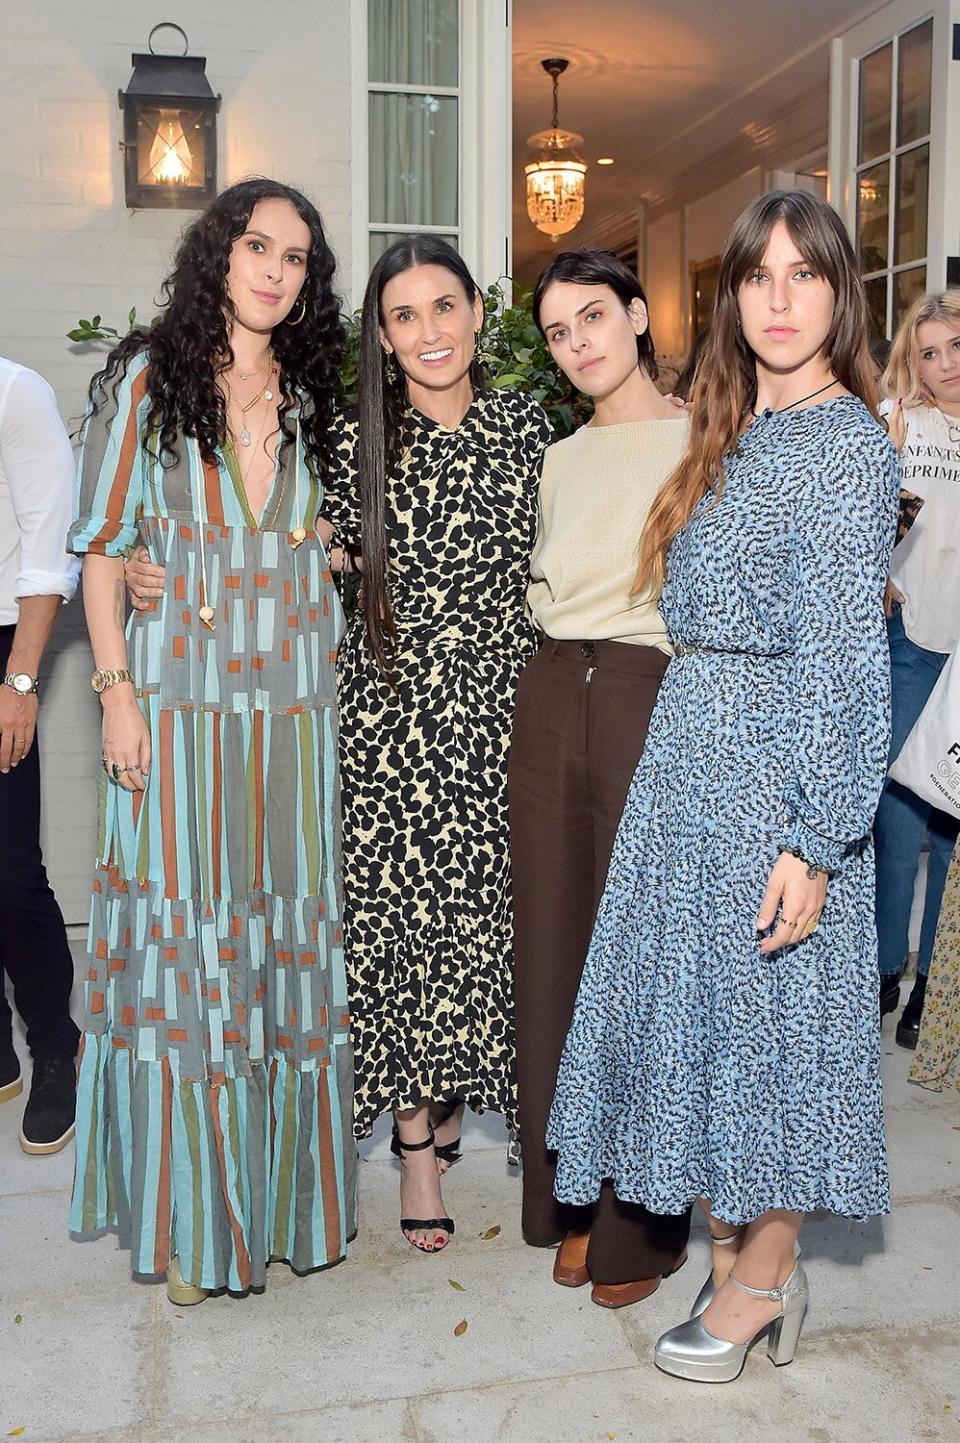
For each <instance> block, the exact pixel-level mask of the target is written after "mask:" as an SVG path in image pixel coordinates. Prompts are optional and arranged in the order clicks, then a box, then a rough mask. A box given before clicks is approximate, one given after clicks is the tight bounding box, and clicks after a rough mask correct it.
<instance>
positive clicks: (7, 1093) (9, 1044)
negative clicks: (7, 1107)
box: [0, 1031, 23, 1102]
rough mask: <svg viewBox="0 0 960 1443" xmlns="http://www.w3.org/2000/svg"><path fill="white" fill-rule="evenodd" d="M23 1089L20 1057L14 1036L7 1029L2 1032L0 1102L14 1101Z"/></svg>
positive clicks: (0, 1036)
mask: <svg viewBox="0 0 960 1443" xmlns="http://www.w3.org/2000/svg"><path fill="white" fill-rule="evenodd" d="M22 1091H23V1078H22V1077H21V1076H20V1059H19V1057H18V1056H17V1054H16V1052H15V1051H14V1048H13V1038H12V1037H11V1036H10V1034H9V1033H7V1032H6V1031H5V1032H3V1033H2V1034H0V1102H12V1101H13V1099H14V1098H15V1097H19V1096H20V1094H21V1092H22Z"/></svg>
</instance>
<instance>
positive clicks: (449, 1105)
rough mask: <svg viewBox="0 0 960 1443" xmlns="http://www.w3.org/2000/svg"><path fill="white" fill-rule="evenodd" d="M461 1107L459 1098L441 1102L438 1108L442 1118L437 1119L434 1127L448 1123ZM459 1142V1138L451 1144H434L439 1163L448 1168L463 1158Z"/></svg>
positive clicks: (461, 1102) (461, 1100) (461, 1103)
mask: <svg viewBox="0 0 960 1443" xmlns="http://www.w3.org/2000/svg"><path fill="white" fill-rule="evenodd" d="M462 1106H463V1099H462V1098H460V1097H454V1098H453V1099H452V1100H450V1101H447V1102H441V1103H440V1107H441V1108H443V1116H442V1117H439V1116H438V1117H437V1119H436V1122H435V1123H434V1126H435V1127H436V1126H440V1125H442V1124H443V1123H445V1122H449V1121H450V1118H451V1117H452V1116H453V1114H454V1113H455V1112H456V1110H457V1108H458V1107H462ZM460 1142H461V1138H460V1137H455V1138H454V1139H453V1142H438V1143H435V1144H434V1146H435V1147H436V1149H437V1157H438V1158H440V1160H441V1162H445V1163H446V1164H447V1167H448V1168H451V1167H453V1164H454V1163H455V1162H459V1161H460V1159H461V1158H462V1157H463V1153H462V1152H461V1151H460Z"/></svg>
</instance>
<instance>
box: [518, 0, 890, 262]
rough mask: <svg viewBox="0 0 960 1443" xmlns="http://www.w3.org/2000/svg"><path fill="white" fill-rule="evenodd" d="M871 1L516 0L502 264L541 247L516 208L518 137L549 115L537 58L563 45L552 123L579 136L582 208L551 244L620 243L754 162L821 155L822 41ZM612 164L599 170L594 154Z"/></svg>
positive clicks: (524, 156)
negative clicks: (509, 187) (640, 221)
mask: <svg viewBox="0 0 960 1443" xmlns="http://www.w3.org/2000/svg"><path fill="white" fill-rule="evenodd" d="M878 8H879V5H878V3H877V0H873V3H871V4H867V5H864V3H863V0H793V3H790V4H783V3H770V0H737V3H736V4H726V5H724V4H707V3H704V0H655V3H650V0H593V3H589V4H585V3H584V0H514V6H513V127H514V157H513V158H514V272H515V274H516V275H518V276H528V275H529V274H530V273H531V271H532V272H533V273H535V272H536V270H537V269H538V268H539V266H540V265H541V264H542V263H543V261H544V260H545V259H546V258H548V257H549V256H550V254H552V252H553V246H552V244H551V242H550V240H549V239H548V238H547V237H546V236H543V235H541V234H540V232H539V231H537V230H536V229H535V228H534V227H533V226H532V225H531V224H530V222H529V220H528V219H527V216H526V205H525V199H524V175H523V167H524V165H525V164H526V162H527V161H528V160H529V159H530V158H531V155H530V152H529V150H528V148H527V145H526V139H527V136H528V135H530V134H532V133H533V132H534V131H537V130H543V129H545V128H546V127H547V126H548V125H549V124H550V104H551V89H550V78H549V76H547V75H545V74H544V72H543V71H542V70H541V68H540V61H541V60H542V59H544V58H546V57H548V56H565V57H566V58H567V59H569V61H570V66H569V69H568V70H567V71H566V74H565V75H564V76H563V77H562V78H561V81H560V124H561V126H562V127H563V128H565V129H567V130H574V131H579V132H580V133H581V134H582V135H583V137H584V146H583V157H584V159H585V160H587V161H588V162H590V169H589V170H588V172H587V214H586V217H585V219H584V220H583V221H582V222H581V224H580V226H579V227H578V228H577V229H576V230H575V231H573V232H571V234H570V236H569V237H562V238H561V244H565V243H569V244H589V243H591V242H592V241H594V240H596V239H597V238H598V236H599V235H603V236H604V237H605V238H608V239H613V240H619V239H620V238H621V237H625V236H627V235H629V234H630V233H631V232H635V230H636V221H635V216H636V210H637V206H638V205H639V204H640V203H643V204H644V205H645V207H646V212H647V216H648V219H649V218H652V217H653V216H654V215H656V214H657V213H658V212H662V211H664V210H668V209H673V208H675V207H676V206H678V205H683V204H684V203H686V202H687V201H690V200H694V199H696V198H698V197H699V196H702V195H705V194H708V193H709V192H710V191H711V190H713V189H716V188H717V187H718V186H721V185H723V184H724V183H725V182H726V181H727V180H731V179H733V178H734V177H735V176H737V175H742V174H743V173H744V171H747V170H749V169H750V168H751V167H752V166H755V165H763V166H764V167H765V168H773V167H774V166H778V165H785V164H786V165H789V164H791V163H793V162H799V161H804V160H808V159H809V158H810V157H811V156H816V155H817V154H818V153H822V151H823V149H824V147H825V146H826V140H827V89H828V77H829V52H830V46H829V41H830V39H831V37H832V36H834V35H836V34H838V33H840V32H841V31H843V30H846V29H847V28H849V26H850V25H851V24H854V23H855V22H856V21H857V20H859V19H861V18H863V16H865V15H867V14H870V13H871V12H872V11H874V10H876V9H878ZM602 155H611V156H613V157H614V160H615V164H614V165H612V166H605V167H599V168H598V167H597V166H596V165H595V164H594V162H595V161H596V158H597V156H602Z"/></svg>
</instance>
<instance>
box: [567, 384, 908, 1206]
mask: <svg viewBox="0 0 960 1443" xmlns="http://www.w3.org/2000/svg"><path fill="white" fill-rule="evenodd" d="M899 485H900V471H899V463H898V461H897V458H896V454H895V452H894V449H893V447H892V446H891V444H890V442H889V441H888V440H887V438H886V436H885V435H884V433H883V431H882V430H881V428H880V427H879V426H878V425H877V424H876V422H875V421H874V420H873V419H872V417H871V416H870V414H869V412H868V411H867V409H866V407H865V406H864V405H863V404H862V403H861V402H860V401H859V400H857V399H855V398H854V397H850V396H845V397H841V398H839V399H836V400H833V401H829V402H825V403H823V404H821V405H818V406H814V407H810V408H808V409H807V410H805V411H800V412H776V413H770V412H765V413H764V414H763V415H762V416H761V418H760V419H759V420H758V421H757V422H756V423H755V424H754V425H753V426H751V427H750V429H749V430H748V431H747V432H746V433H745V435H744V436H743V437H742V438H741V441H740V444H739V447H738V449H737V452H736V454H735V455H733V456H732V457H730V458H729V459H728V461H727V462H726V463H725V466H724V486H723V489H722V493H721V496H720V499H719V501H717V502H714V500H713V498H712V497H705V498H704V500H703V501H702V502H701V504H700V505H699V506H698V508H697V510H696V511H695V513H694V516H693V518H692V519H691V521H690V523H689V524H688V525H687V527H686V528H685V530H684V531H683V532H681V534H680V535H679V536H678V537H677V538H676V540H675V542H674V544H673V547H672V549H671V552H670V556H669V563H668V579H667V586H666V588H665V591H664V595H663V600H662V606H663V611H664V615H665V618H666V621H667V624H668V627H669V630H670V633H671V635H672V637H673V638H674V641H675V642H676V643H679V644H681V645H680V646H678V651H679V652H680V653H681V654H679V655H678V656H677V657H676V658H675V659H674V660H673V661H672V662H671V663H670V666H669V667H668V669H667V674H666V677H665V680H664V683H663V686H662V689H661V692H660V697H659V700H658V703H657V708H656V711H655V713H654V716H653V720H652V722H651V726H650V731H649V733H648V736H647V743H646V747H645V749H644V754H643V758H642V760H641V762H640V764H639V766H638V768H637V772H636V775H635V777H634V780H633V783H632V785H631V789H630V793H629V795H628V798H627V802H626V805H625V808H624V813H623V817H622V819H621V822H620V829H619V833H618V836H617V841H616V846H615V849H614V853H613V857H612V860H611V864H610V870H609V873H608V877H607V885H606V891H605V893H604V897H603V900H602V903H601V906H600V910H599V914H598V917H597V922H596V927H595V931H594V935H593V941H592V943H591V947H590V953H589V957H588V960H587V964H586V968H585V970H584V974H583V981H582V984H581V988H580V995H579V998H578V1002H577V1008H576V1012H575V1015H574V1020H573V1024H572V1026H571V1029H570V1033H569V1036H568V1038H567V1043H566V1047H565V1050H564V1055H563V1060H562V1063H561V1068H560V1074H559V1079H558V1084H557V1093H556V1098H555V1101H554V1107H553V1113H552V1116H551V1124H550V1133H549V1142H550V1145H551V1146H553V1147H556V1148H557V1149H558V1151H559V1165H558V1168H557V1182H556V1193H557V1196H558V1197H559V1198H560V1199H561V1200H562V1201H564V1202H570V1203H587V1202H590V1201H592V1200H593V1199H595V1198H596V1197H597V1196H598V1194H599V1191H600V1184H601V1181H602V1180H603V1179H604V1178H612V1179H613V1184H614V1188H615V1191H616V1193H617V1194H618V1195H619V1196H620V1197H621V1198H624V1199H627V1200H630V1201H633V1202H639V1203H643V1204H645V1205H646V1206H647V1207H648V1208H651V1209H652V1210H653V1211H655V1212H660V1213H678V1212H680V1211H681V1210H682V1209H683V1208H685V1207H687V1206H688V1205H689V1204H690V1203H691V1202H692V1201H693V1199H694V1198H695V1197H697V1196H704V1197H707V1198H710V1199H712V1202H713V1211H714V1213H715V1215H716V1216H718V1217H720V1218H723V1219H726V1220H727V1221H729V1222H731V1223H735V1224H739V1223H743V1222H746V1221H748V1220H750V1219H753V1218H755V1217H757V1216H758V1215H759V1214H760V1213H762V1212H764V1211H765V1210H766V1209H768V1208H789V1209H795V1210H798V1211H804V1212H806V1211H810V1210H811V1209H814V1208H827V1209H829V1210H831V1211H833V1212H836V1213H840V1214H843V1215H847V1216H852V1217H866V1216H872V1215H876V1214H880V1213H883V1212H885V1211H886V1210H887V1207H888V1200H889V1193H888V1182H887V1171H886V1159H885V1152H884V1138H883V1118H882V1110H881V1091H880V1070H879V1041H880V1039H879V1029H878V1026H877V1000H876V987H877V959H876V931H875V926H874V915H873V906H874V881H873V852H872V846H871V844H870V841H869V832H870V826H871V822H872V819H873V814H874V811H875V809H876V805H877V800H878V798H879V795H880V789H881V785H882V783H883V778H884V772H885V768H886V756H887V739H888V732H889V662H888V656H887V647H886V636H885V630H884V617H883V606H882V597H883V590H884V583H885V580H886V574H887V564H888V560H889V556H890V549H891V546H892V543H893V535H894V525H895V518H896V509H897V496H898V491H899ZM683 644H686V646H687V647H690V648H703V649H693V650H690V651H689V652H686V653H684V647H683ZM788 847H799V848H801V849H802V851H803V853H804V855H805V856H807V857H809V858H811V859H813V860H815V861H817V862H820V863H822V864H823V865H825V866H828V867H830V868H831V869H832V870H833V875H832V877H831V879H830V883H829V886H828V888H827V898H826V904H825V907H824V910H823V915H822V919H821V923H820V927H819V929H818V930H817V932H816V933H815V934H814V935H813V936H812V937H810V938H808V939H807V940H805V941H804V942H802V943H800V944H799V945H797V946H793V947H788V948H784V949H781V950H780V951H778V952H774V953H770V954H764V953H761V951H760V949H759V939H758V937H757V933H756V931H755V922H756V916H757V913H758V911H759V908H760V904H761V901H762V899H763V895H764V891H765V887H766V883H767V879H768V877H769V874H770V870H771V868H772V867H773V865H774V863H775V862H776V860H777V858H778V856H779V855H780V853H781V851H782V850H783V849H784V848H788Z"/></svg>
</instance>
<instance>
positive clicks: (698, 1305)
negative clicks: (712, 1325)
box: [690, 1223, 747, 1318]
mask: <svg viewBox="0 0 960 1443" xmlns="http://www.w3.org/2000/svg"><path fill="white" fill-rule="evenodd" d="M746 1231H747V1225H746V1223H744V1225H743V1227H742V1228H737V1230H736V1232H735V1233H727V1236H726V1237H725V1238H715V1237H714V1235H713V1233H710V1245H711V1247H712V1246H713V1244H714V1243H716V1245H717V1247H718V1248H726V1247H729V1245H730V1244H731V1243H735V1242H738V1241H739V1239H740V1238H742V1237H743V1235H744V1233H745V1232H746ZM716 1294H717V1285H716V1283H715V1282H714V1281H713V1265H712V1264H711V1266H710V1271H709V1273H708V1274H707V1281H706V1282H705V1283H704V1285H703V1287H702V1288H701V1289H700V1291H699V1293H698V1294H697V1297H696V1301H695V1302H694V1305H693V1307H692V1308H691V1309H690V1316H691V1318H699V1316H700V1314H701V1313H702V1312H704V1311H705V1310H706V1309H707V1308H709V1306H710V1304H711V1303H712V1302H713V1300H714V1298H715V1297H716Z"/></svg>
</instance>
